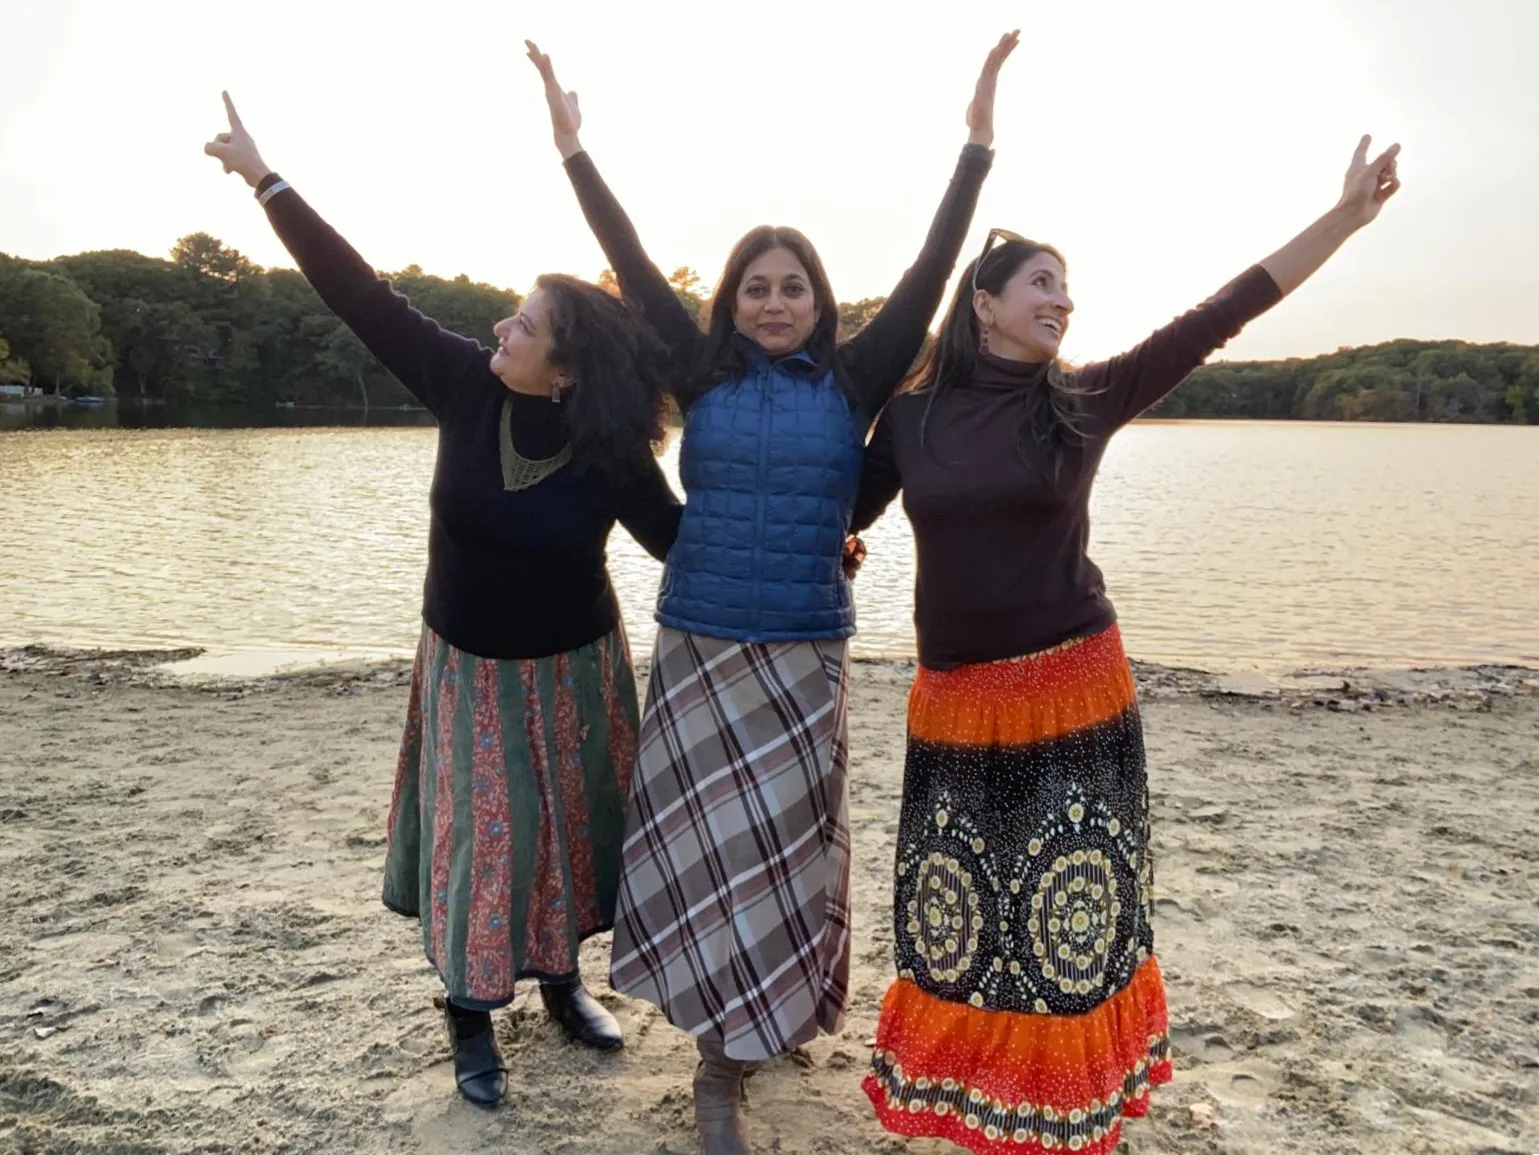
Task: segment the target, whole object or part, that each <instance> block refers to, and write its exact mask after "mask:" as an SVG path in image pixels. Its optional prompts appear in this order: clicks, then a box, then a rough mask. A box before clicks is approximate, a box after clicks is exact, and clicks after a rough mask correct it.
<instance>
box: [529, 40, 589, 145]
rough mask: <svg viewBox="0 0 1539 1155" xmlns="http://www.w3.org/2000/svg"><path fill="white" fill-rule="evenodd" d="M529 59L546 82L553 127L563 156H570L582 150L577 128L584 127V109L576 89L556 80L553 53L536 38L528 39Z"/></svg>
mask: <svg viewBox="0 0 1539 1155" xmlns="http://www.w3.org/2000/svg"><path fill="white" fill-rule="evenodd" d="M524 47H526V48H528V49H529V59H530V61H532V62H533V64H534V66H535V68H537V69H539V72H540V79H541V80H543V81H544V82H545V103H546V104H547V105H548V106H549V107H550V130H551V134H552V135H553V136H554V137H555V138H556V147H557V148H558V149H560V150H561V159H562V160H567V159H569V158H571V157H572V156H573V155H575V154H576V153H579V152H581V151H582V145H581V143H579V141H578V139H577V131H578V129H580V128H582V109H581V108H579V107H578V106H577V93H575V92H563V91H562V90H561V85H560V83H559V82H558V81H557V80H556V69H555V66H554V65H552V64H551V62H550V57H549V56H547V55H545V53H543V52H541V51H540V48H539V45H537V44H536V43H535V42H534V41H533V40H525V41H524Z"/></svg>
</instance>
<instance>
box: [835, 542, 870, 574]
mask: <svg viewBox="0 0 1539 1155" xmlns="http://www.w3.org/2000/svg"><path fill="white" fill-rule="evenodd" d="M865 560H866V543H865V542H863V541H861V540H860V538H859V537H858V536H856V535H855V534H853V533H852V534H850V536H849V537H847V538H845V539H844V556H843V557H841V558H840V559H839V566H840V568H841V569H843V570H844V576H845V579H846V580H848V581H854V580H855V575H856V574H857V573H859V572H860V564H861V562H863V561H865Z"/></svg>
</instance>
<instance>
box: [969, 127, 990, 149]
mask: <svg viewBox="0 0 1539 1155" xmlns="http://www.w3.org/2000/svg"><path fill="white" fill-rule="evenodd" d="M967 143H968V144H978V145H982V146H983V147H984V148H993V147H994V130H993V129H992V128H991V129H987V130H985V129H981V128H975V129H973V130H972V132H970V133H968V134H967Z"/></svg>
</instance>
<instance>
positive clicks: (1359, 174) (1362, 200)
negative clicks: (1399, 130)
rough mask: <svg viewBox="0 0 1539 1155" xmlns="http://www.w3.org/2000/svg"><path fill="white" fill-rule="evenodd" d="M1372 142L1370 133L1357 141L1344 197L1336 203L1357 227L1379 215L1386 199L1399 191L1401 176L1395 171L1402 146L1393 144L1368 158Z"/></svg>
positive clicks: (1344, 183)
mask: <svg viewBox="0 0 1539 1155" xmlns="http://www.w3.org/2000/svg"><path fill="white" fill-rule="evenodd" d="M1372 143H1373V138H1372V137H1371V136H1365V137H1363V139H1362V140H1361V141H1359V142H1358V145H1357V151H1356V152H1354V153H1353V154H1352V164H1351V165H1350V166H1349V167H1348V168H1347V178H1346V180H1345V181H1344V182H1343V185H1342V190H1341V200H1340V201H1339V202H1337V205H1336V207H1337V209H1338V210H1340V211H1341V212H1342V213H1345V214H1346V216H1347V218H1348V219H1349V220H1350V221H1351V222H1352V224H1353V225H1354V226H1355V227H1357V228H1362V227H1363V226H1364V225H1366V224H1368V223H1369V222H1370V221H1372V220H1373V219H1374V218H1375V217H1377V216H1378V215H1379V210H1380V209H1382V208H1383V207H1384V202H1385V201H1387V200H1389V198H1390V197H1392V196H1394V195H1395V194H1396V193H1397V192H1399V191H1400V177H1399V175H1398V173H1397V172H1396V163H1397V161H1398V160H1399V157H1400V146H1399V145H1398V144H1392V145H1390V146H1389V147H1388V148H1386V149H1385V150H1384V151H1383V152H1381V153H1379V155H1378V156H1376V157H1374V158H1373V159H1372V160H1369V159H1368V146H1369V145H1370V144H1372Z"/></svg>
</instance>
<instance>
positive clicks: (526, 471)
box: [497, 397, 572, 491]
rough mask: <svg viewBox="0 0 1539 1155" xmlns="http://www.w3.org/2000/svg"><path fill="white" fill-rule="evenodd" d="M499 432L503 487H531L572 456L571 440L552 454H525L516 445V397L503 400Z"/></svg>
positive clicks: (498, 441)
mask: <svg viewBox="0 0 1539 1155" xmlns="http://www.w3.org/2000/svg"><path fill="white" fill-rule="evenodd" d="M499 424H500V428H499V430H498V436H497V448H498V451H499V452H498V455H499V456H500V457H501V459H502V488H503V489H504V490H508V491H517V490H520V489H530V488H532V487H533V486H536V485H539V484H540V482H542V481H544V480H545V479H546V478H547V477H549V476H550V475H551V474H553V473H555V472H556V471H557V470H559V469H560V468H561V467H562V466H564V465H565V464H566V463H567V462H569V461H571V460H572V443H571V442H567V443H566V444H565V445H563V446H562V447H561V449H560V451H559V452H557V453H556V454H555V455H554V456H553V457H542V458H539V459H534V458H529V457H525V456H524V455H523V454H521V453H520V452H519V451H518V450H517V449H515V448H513V399H512V398H511V397H507V398H504V399H503V402H502V421H501V422H500V423H499Z"/></svg>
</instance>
